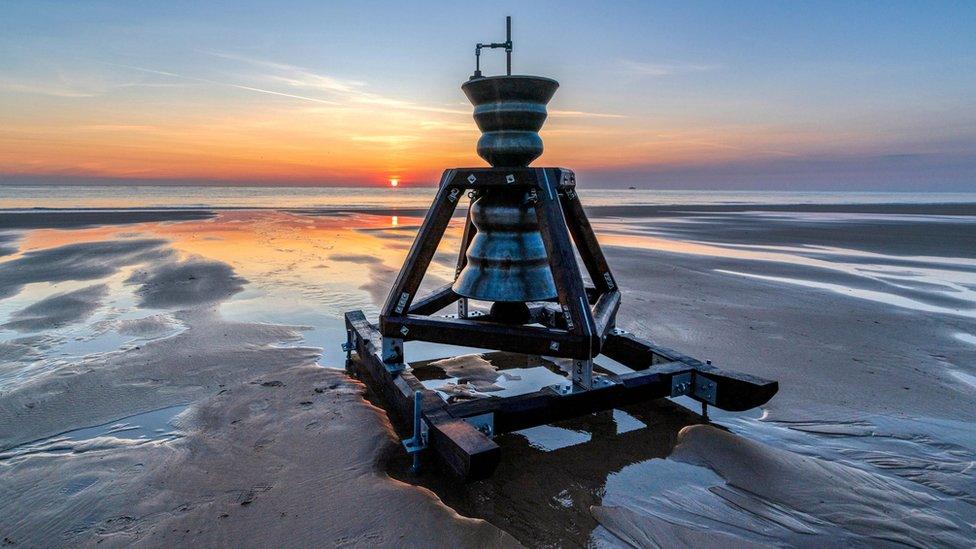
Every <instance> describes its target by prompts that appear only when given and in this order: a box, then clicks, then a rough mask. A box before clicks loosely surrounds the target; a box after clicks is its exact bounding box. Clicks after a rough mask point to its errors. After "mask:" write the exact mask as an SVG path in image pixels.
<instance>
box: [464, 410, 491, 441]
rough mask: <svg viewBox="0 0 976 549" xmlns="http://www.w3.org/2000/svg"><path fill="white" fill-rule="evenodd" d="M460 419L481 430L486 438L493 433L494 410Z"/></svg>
mask: <svg viewBox="0 0 976 549" xmlns="http://www.w3.org/2000/svg"><path fill="white" fill-rule="evenodd" d="M462 421H464V422H465V423H467V424H469V425H471V426H472V427H474V428H475V429H477V430H479V431H481V433H482V434H483V435H485V436H486V437H488V438H491V437H493V436H494V435H495V414H494V412H488V413H487V414H481V415H480V416H471V417H466V418H463V420H462Z"/></svg>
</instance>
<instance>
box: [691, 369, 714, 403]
mask: <svg viewBox="0 0 976 549" xmlns="http://www.w3.org/2000/svg"><path fill="white" fill-rule="evenodd" d="M717 393H718V383H715V382H714V381H712V380H710V379H708V378H707V377H705V376H697V375H696V376H695V392H694V395H695V397H697V398H698V399H700V400H704V401H705V402H707V403H709V404H715V402H716V401H715V396H716V394H717Z"/></svg>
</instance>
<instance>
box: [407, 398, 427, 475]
mask: <svg viewBox="0 0 976 549" xmlns="http://www.w3.org/2000/svg"><path fill="white" fill-rule="evenodd" d="M423 398H424V397H423V395H422V394H421V393H420V391H414V392H413V440H414V443H415V444H418V445H419V444H420V443H421V438H422V437H423V433H421V427H420V422H421V418H420V414H421V413H422V412H423ZM410 470H411V471H412V472H413V473H414V474H416V473H417V472H419V471H420V452H414V453H413V465H412V466H411V468H410Z"/></svg>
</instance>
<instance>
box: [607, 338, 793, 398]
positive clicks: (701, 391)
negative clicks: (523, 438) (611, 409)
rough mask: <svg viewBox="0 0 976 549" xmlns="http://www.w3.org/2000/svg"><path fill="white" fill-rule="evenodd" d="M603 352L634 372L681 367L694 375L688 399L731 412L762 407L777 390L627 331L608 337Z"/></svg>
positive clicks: (773, 385) (772, 383) (758, 379)
mask: <svg viewBox="0 0 976 549" xmlns="http://www.w3.org/2000/svg"><path fill="white" fill-rule="evenodd" d="M603 353H604V354H605V355H606V356H608V357H610V358H612V359H614V360H616V361H617V362H620V363H621V364H623V365H625V366H627V367H629V368H632V369H634V370H642V369H645V368H648V367H649V366H652V365H657V364H662V363H665V364H668V363H670V364H674V363H679V364H684V365H686V366H688V367H690V368H692V369H693V370H694V373H695V377H694V379H693V380H692V382H693V383H694V388H695V389H694V390H693V391H692V393H691V394H689V395H688V396H690V397H692V398H694V399H695V400H698V401H699V402H707V403H708V404H711V405H713V406H716V407H718V408H721V409H722V410H728V411H731V412H741V411H744V410H751V409H752V408H755V407H757V406H762V405H763V404H765V403H766V402H768V401H769V399H771V398H773V395H775V394H776V392H777V391H779V383H778V382H776V381H771V380H768V379H763V378H761V377H757V376H752V375H749V374H743V373H739V372H733V371H730V370H723V369H720V368H717V367H715V366H713V365H712V364H711V363H708V362H702V361H700V360H698V359H696V358H692V357H690V356H687V355H684V354H682V353H679V352H678V351H675V350H673V349H668V348H667V347H661V346H658V345H655V344H654V343H651V342H650V341H647V340H644V339H641V338H638V337H636V336H635V335H633V334H630V333H626V332H623V333H612V332H611V333H610V334H607V339H606V343H604V346H603Z"/></svg>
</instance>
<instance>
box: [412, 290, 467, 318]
mask: <svg viewBox="0 0 976 549" xmlns="http://www.w3.org/2000/svg"><path fill="white" fill-rule="evenodd" d="M458 297H459V296H458V295H457V294H456V293H454V290H452V289H451V284H445V285H443V286H441V287H440V288H437V289H436V290H434V291H433V292H431V293H429V294H427V295H426V296H424V297H423V298H421V299H418V300H417V301H415V302H413V304H412V305H410V314H412V315H432V314H434V313H436V312H437V311H439V310H441V309H443V308H444V307H447V306H448V305H450V304H451V303H454V302H455V301H457V300H458Z"/></svg>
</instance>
